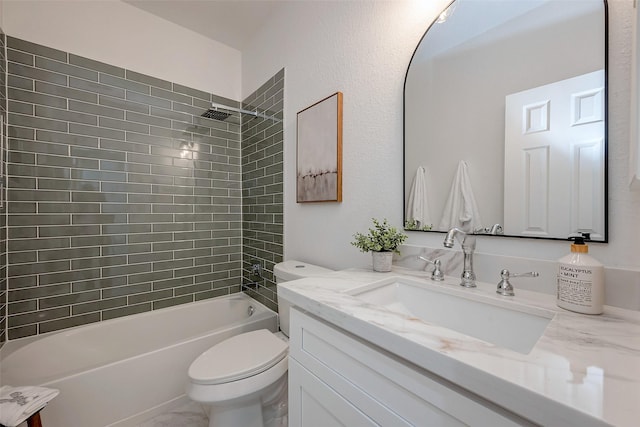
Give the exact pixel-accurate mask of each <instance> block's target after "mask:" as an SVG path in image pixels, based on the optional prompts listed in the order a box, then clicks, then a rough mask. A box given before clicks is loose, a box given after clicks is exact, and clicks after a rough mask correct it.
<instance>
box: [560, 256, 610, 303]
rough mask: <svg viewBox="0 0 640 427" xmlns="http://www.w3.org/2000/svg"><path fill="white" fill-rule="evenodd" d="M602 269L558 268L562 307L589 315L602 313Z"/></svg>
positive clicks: (563, 266)
mask: <svg viewBox="0 0 640 427" xmlns="http://www.w3.org/2000/svg"><path fill="white" fill-rule="evenodd" d="M602 273H603V272H602V269H601V268H600V269H599V268H591V267H588V266H587V267H585V266H572V265H560V266H559V268H558V276H557V280H558V288H557V289H558V294H557V301H558V305H559V306H560V307H563V308H566V309H569V310H573V311H578V312H581V313H587V314H598V313H601V312H602V305H603V302H604V292H603V289H602V286H595V287H594V282H596V283H598V281H600V283H602V280H603V278H604V277H603V276H604V275H603V274H602Z"/></svg>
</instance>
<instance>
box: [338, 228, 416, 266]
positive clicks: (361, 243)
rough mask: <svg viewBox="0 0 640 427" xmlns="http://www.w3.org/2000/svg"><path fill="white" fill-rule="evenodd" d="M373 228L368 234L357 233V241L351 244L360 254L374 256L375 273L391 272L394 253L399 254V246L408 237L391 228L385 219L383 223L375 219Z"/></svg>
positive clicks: (355, 236) (355, 235)
mask: <svg viewBox="0 0 640 427" xmlns="http://www.w3.org/2000/svg"><path fill="white" fill-rule="evenodd" d="M372 220H373V228H370V229H369V233H368V234H362V233H356V234H354V235H353V237H354V238H355V240H354V241H353V242H351V244H352V245H353V246H355V247H357V248H358V249H360V252H365V253H366V252H371V253H372V256H373V270H374V271H382V272H385V271H391V260H392V258H393V253H394V252H395V253H397V254H399V253H400V251H399V250H398V246H400V245H401V244H402V242H404V241H405V240H406V239H407V235H406V234H404V233H402V232H400V231H398V230H397V229H396V228H395V227H392V226H390V225H389V224H388V223H387V219H386V218H385V219H384V220H383V221H382V222H380V221H378V220H377V219H375V218H372Z"/></svg>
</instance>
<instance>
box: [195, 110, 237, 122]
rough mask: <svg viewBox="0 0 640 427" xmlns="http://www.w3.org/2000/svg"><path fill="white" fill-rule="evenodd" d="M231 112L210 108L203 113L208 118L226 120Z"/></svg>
mask: <svg viewBox="0 0 640 427" xmlns="http://www.w3.org/2000/svg"><path fill="white" fill-rule="evenodd" d="M230 115H231V113H225V112H224V111H220V110H214V109H212V108H209V109H208V110H207V111H205V112H204V113H202V114H201V116H202V117H206V118H207V119H213V120H219V121H221V122H222V121H224V120H226V118H227V117H229V116H230Z"/></svg>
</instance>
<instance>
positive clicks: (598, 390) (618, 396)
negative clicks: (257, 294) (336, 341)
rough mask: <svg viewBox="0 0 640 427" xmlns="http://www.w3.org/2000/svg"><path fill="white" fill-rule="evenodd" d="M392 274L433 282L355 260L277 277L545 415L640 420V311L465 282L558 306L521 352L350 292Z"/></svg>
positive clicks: (363, 328) (363, 331)
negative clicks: (561, 304)
mask: <svg viewBox="0 0 640 427" xmlns="http://www.w3.org/2000/svg"><path fill="white" fill-rule="evenodd" d="M394 276H404V277H411V279H412V280H418V281H424V282H425V283H432V284H433V283H434V282H431V281H430V280H429V279H428V276H427V275H426V274H422V273H420V272H413V271H409V270H407V269H402V268H399V267H394V271H393V272H391V273H375V272H373V271H371V270H360V269H350V270H344V271H339V272H335V273H332V274H329V275H327V276H325V277H322V278H306V279H300V280H295V281H292V282H286V283H280V284H278V295H279V298H284V299H286V300H288V301H289V302H291V303H292V305H294V306H297V307H299V308H301V309H303V310H305V311H308V312H309V313H312V314H314V315H316V316H318V317H320V318H322V319H324V320H326V321H327V322H329V323H332V324H334V325H336V326H338V327H340V328H342V329H344V330H346V331H348V332H350V333H352V334H354V335H357V336H360V337H361V338H363V339H365V340H366V341H369V342H370V343H372V344H375V345H377V346H379V347H381V348H383V349H385V350H387V351H389V352H391V353H393V354H396V355H397V356H399V357H401V358H403V359H405V360H407V361H409V362H411V363H413V364H415V365H417V366H419V367H422V368H424V369H427V370H429V371H431V372H433V373H435V374H436V375H439V376H441V377H443V378H445V379H447V380H449V381H451V382H453V383H456V384H458V385H460V386H462V387H464V388H466V389H467V390H470V391H472V392H473V393H475V394H477V395H479V396H482V397H484V398H486V399H488V400H490V401H493V402H495V403H497V404H498V405H500V406H503V407H505V408H508V409H510V410H512V411H513V412H515V413H517V414H520V415H521V416H523V417H525V418H527V419H530V420H532V421H534V422H536V423H539V424H541V425H548V426H580V427H585V426H607V425H610V426H621V427H622V426H634V427H637V426H638V425H640V312H638V311H631V310H623V309H619V308H615V307H610V306H605V311H604V313H603V314H602V315H597V316H591V315H584V314H579V313H573V312H570V311H567V310H563V309H561V308H558V307H557V306H556V304H555V297H554V296H553V295H548V294H543V293H539V292H531V291H525V290H519V289H517V285H516V283H514V286H516V295H515V296H514V297H503V296H500V295H497V294H496V293H495V284H487V283H478V287H477V288H474V289H464V291H468V292H470V293H474V295H479V296H481V297H482V298H492V299H495V300H497V301H499V302H500V304H505V306H508V305H509V304H516V305H525V306H529V307H537V308H542V309H546V310H551V311H553V312H554V313H555V314H554V315H553V319H552V320H551V322H550V323H549V325H548V326H547V327H546V329H545V331H544V334H543V335H542V337H541V338H540V339H539V340H538V341H537V343H536V344H535V346H534V347H533V349H532V350H531V351H530V352H529V353H528V354H521V353H518V352H515V351H512V350H509V349H506V348H503V347H499V346H496V345H493V344H489V343H486V342H484V341H481V340H478V339H475V338H472V337H469V336H466V335H463V334H461V333H458V332H455V331H452V330H450V329H446V328H443V327H439V326H437V325H434V324H429V323H426V322H423V321H420V320H419V319H416V318H415V317H413V316H410V315H405V314H401V313H398V312H393V311H390V310H387V309H384V308H380V307H376V306H374V305H371V304H366V303H364V302H362V301H361V300H359V299H357V298H355V297H353V296H351V295H349V294H348V293H345V291H349V290H350V289H353V288H356V287H360V286H363V285H364V284H367V283H372V282H376V281H379V280H383V279H386V278H392V277H394ZM512 281H513V282H515V280H512ZM457 283H459V279H458V278H453V277H447V278H446V281H445V282H441V284H440V285H439V286H445V287H447V286H450V287H457V288H460V287H459V286H458V284H457ZM461 315H464V313H461ZM469 321H471V322H472V321H473V319H469Z"/></svg>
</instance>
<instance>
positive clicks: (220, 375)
mask: <svg viewBox="0 0 640 427" xmlns="http://www.w3.org/2000/svg"><path fill="white" fill-rule="evenodd" d="M330 272H332V270H329V269H326V268H322V267H318V266H316V265H312V264H307V263H304V262H299V261H293V260H290V261H285V262H281V263H279V264H276V265H275V266H274V269H273V273H274V276H275V277H276V282H278V283H282V282H288V281H291V280H296V279H301V278H304V277H318V276H323V275H325V274H328V273H330ZM278 315H279V320H280V329H281V330H282V334H280V333H278V334H277V335H276V334H274V333H272V332H271V331H268V330H267V329H260V330H257V331H252V332H246V333H243V334H239V335H236V336H234V337H231V338H228V339H226V340H224V341H222V342H220V343H218V344H216V345H214V346H213V347H211V348H210V349H209V350H207V351H205V352H204V353H202V354H201V355H200V356H198V358H197V359H196V360H194V361H193V363H192V364H191V366H190V367H189V382H188V384H187V390H186V391H187V396H189V398H190V399H191V400H194V401H196V402H201V403H203V404H206V405H208V406H210V413H209V427H236V426H242V427H263V426H264V425H265V420H270V421H271V422H270V423H269V424H270V427H272V426H273V427H275V426H278V427H280V426H286V420H287V413H286V410H287V369H288V360H287V354H288V350H289V346H288V344H287V342H286V339H287V337H288V336H289V304H287V303H285V302H284V301H279V302H278ZM283 334H284V335H283Z"/></svg>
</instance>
